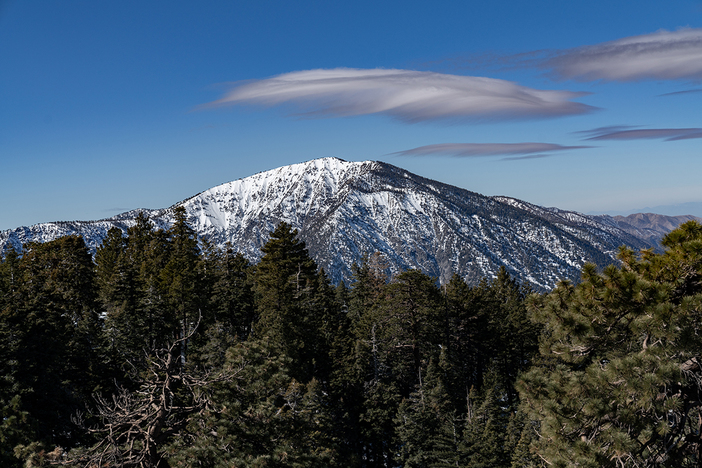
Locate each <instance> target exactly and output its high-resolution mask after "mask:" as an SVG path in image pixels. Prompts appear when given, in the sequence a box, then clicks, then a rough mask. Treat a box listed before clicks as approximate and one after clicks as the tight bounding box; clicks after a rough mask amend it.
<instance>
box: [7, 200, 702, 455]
mask: <svg viewBox="0 0 702 468" xmlns="http://www.w3.org/2000/svg"><path fill="white" fill-rule="evenodd" d="M663 244H664V246H665V247H666V249H667V250H666V252H665V253H663V254H655V253H653V252H651V251H644V252H642V253H635V252H633V251H630V250H622V251H621V253H620V259H621V262H622V263H621V266H620V267H614V266H612V267H608V268H606V269H604V271H602V272H598V271H596V269H595V268H594V267H593V266H591V265H587V266H586V267H584V268H583V279H582V282H580V283H579V284H578V285H577V286H575V285H573V284H571V283H568V282H563V283H561V284H559V285H558V286H557V287H556V288H555V289H554V290H553V291H552V292H550V293H548V294H544V295H537V294H533V293H531V291H530V290H528V289H527V288H524V287H522V286H520V285H519V284H518V283H517V282H516V281H515V280H514V279H513V278H511V277H510V275H509V274H508V273H507V272H506V270H505V269H504V268H503V269H502V270H500V272H499V274H498V275H497V277H496V278H494V279H491V280H483V281H482V282H480V283H479V284H478V285H477V286H469V285H467V284H466V283H465V282H464V281H463V280H462V279H461V278H460V277H458V276H454V277H453V278H452V279H451V281H450V282H448V283H446V284H445V285H443V286H441V287H439V286H438V285H437V282H436V280H435V278H431V277H429V276H427V275H425V274H424V273H422V272H420V271H418V270H409V271H404V272H402V273H399V274H396V275H394V276H388V274H387V271H388V269H387V265H386V264H385V262H384V259H383V257H382V256H380V255H374V256H371V257H370V258H367V259H366V260H365V261H364V262H363V263H362V264H360V265H354V266H353V268H352V269H353V273H354V275H353V282H351V283H350V284H349V285H348V286H347V285H345V284H344V283H343V282H342V283H340V284H339V285H338V286H336V287H333V286H332V285H331V282H330V281H329V279H328V278H327V276H326V275H325V273H324V271H322V270H319V269H318V268H317V265H316V264H315V262H314V261H313V260H311V258H310V257H309V255H308V252H307V250H306V248H305V245H304V243H303V242H302V241H300V240H299V239H298V238H297V232H296V231H295V230H294V229H292V228H291V226H290V225H288V224H285V223H281V224H279V225H278V227H277V228H276V229H275V230H274V231H273V232H271V233H270V239H269V241H268V242H267V243H266V244H265V245H264V246H263V247H262V249H261V251H262V252H261V253H262V257H261V260H260V261H259V262H258V263H257V264H255V265H252V264H250V263H249V262H248V261H247V260H246V259H245V258H244V257H243V256H242V255H240V254H235V253H234V250H233V248H230V249H224V250H222V249H218V248H215V247H213V246H212V245H209V244H207V243H199V242H198V240H197V236H196V235H195V232H194V231H193V229H192V228H191V227H190V226H189V225H188V223H187V222H186V213H185V210H184V209H183V208H176V211H175V222H174V223H173V225H172V227H171V228H169V229H168V230H166V231H164V230H159V229H154V227H153V226H152V224H151V223H150V221H149V219H148V218H147V217H146V216H139V217H138V218H137V222H136V223H135V224H134V226H132V227H130V228H129V230H128V232H127V234H126V235H125V234H123V232H122V231H121V230H119V229H116V228H115V229H112V230H110V231H109V233H108V235H107V237H106V239H105V240H104V242H103V243H102V245H101V246H100V247H99V248H98V250H97V253H96V255H95V258H94V259H93V258H92V257H91V255H90V253H89V251H88V249H87V247H86V245H85V243H84V241H83V239H82V238H81V237H78V236H67V237H63V238H60V239H57V240H54V241H51V242H47V243H43V244H42V243H29V244H26V245H25V246H24V248H23V251H22V252H19V253H18V252H14V251H13V250H10V251H9V252H8V254H7V255H6V257H5V258H4V259H3V260H2V263H1V264H0V313H1V320H0V349H1V350H2V359H0V375H1V376H2V378H1V379H0V412H1V413H2V421H1V422H0V465H1V466H3V467H22V466H26V467H30V466H52V465H53V466H55V465H63V466H71V467H98V466H102V467H108V466H109V467H159V468H163V467H200V466H202V467H222V468H223V467H232V466H236V467H308V466H310V467H312V466H314V467H399V466H405V467H510V468H512V467H515V468H516V467H537V466H562V467H565V466H578V467H601V466H612V467H659V466H660V467H663V466H670V467H673V466H674V467H687V466H700V465H702V439H701V437H702V432H701V429H702V413H701V412H700V405H702V363H701V362H700V359H702V358H701V357H700V351H701V350H702V329H701V326H700V316H701V315H702V226H700V225H699V224H697V223H695V222H689V223H686V224H684V225H683V226H681V227H680V228H678V229H677V230H675V231H673V232H671V233H670V234H668V235H667V236H666V237H665V239H664V241H663Z"/></svg>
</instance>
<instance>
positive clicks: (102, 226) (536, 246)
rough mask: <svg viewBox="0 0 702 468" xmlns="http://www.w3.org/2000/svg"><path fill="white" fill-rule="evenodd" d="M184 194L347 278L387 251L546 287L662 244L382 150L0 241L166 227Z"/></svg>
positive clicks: (214, 217)
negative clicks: (481, 187)
mask: <svg viewBox="0 0 702 468" xmlns="http://www.w3.org/2000/svg"><path fill="white" fill-rule="evenodd" d="M179 206H182V207H184V208H185V210H186V213H187V221H188V223H189V224H190V225H191V226H192V227H193V228H194V229H195V231H196V232H197V234H198V236H199V237H200V239H206V240H208V241H210V242H211V243H212V244H214V245H215V246H218V247H222V248H223V247H224V246H225V245H226V244H227V243H229V244H231V246H232V247H233V248H234V250H235V251H238V252H241V253H242V254H243V255H244V256H245V257H246V258H247V259H248V260H250V261H252V262H256V261H258V260H259V258H260V256H261V251H260V249H261V247H262V246H263V245H264V244H265V243H266V242H267V240H268V239H269V233H270V232H271V231H273V230H274V228H275V227H276V226H277V225H278V224H279V223H280V222H281V221H284V222H286V223H289V224H290V225H292V226H293V227H294V228H296V229H298V230H299V233H300V238H301V239H302V240H304V241H305V243H306V244H307V247H308V249H309V251H310V254H311V256H312V257H313V258H314V260H315V261H316V262H317V264H318V265H319V266H320V267H322V268H323V269H324V270H325V272H326V273H327V274H328V275H329V277H330V278H331V279H332V281H333V282H334V283H338V282H339V281H341V280H345V281H347V280H349V278H351V276H352V272H351V267H352V265H353V264H354V262H355V263H360V261H361V260H362V258H363V257H364V256H370V255H372V254H374V253H375V252H381V253H382V254H383V255H384V257H385V260H386V263H387V265H388V269H389V270H390V271H389V272H390V273H397V272H400V271H405V270H408V269H420V270H421V271H423V272H425V273H426V274H428V275H430V276H434V277H436V278H438V279H439V280H440V281H441V282H442V283H446V282H448V280H449V279H450V278H451V276H452V275H453V273H457V274H458V275H459V276H461V277H462V278H464V279H465V280H466V281H467V282H468V283H469V284H476V283H477V282H478V281H479V280H480V279H481V278H486V277H487V278H494V277H495V276H496V274H497V272H498V270H499V269H500V267H502V266H504V267H505V268H506V270H507V271H508V272H509V273H510V274H511V275H512V276H513V277H515V278H516V279H517V280H518V281H520V282H523V283H528V284H530V285H531V286H532V287H533V288H535V289H537V290H550V289H552V288H553V287H554V286H555V285H556V284H557V283H558V281H559V280H561V279H577V278H579V275H580V268H581V267H582V265H583V264H584V263H586V262H592V263H595V264H596V265H598V266H605V265H607V264H610V263H613V262H614V261H615V259H616V255H617V252H618V248H619V247H620V246H622V245H626V246H628V247H631V248H633V249H637V250H638V249H644V248H649V247H655V245H656V244H655V239H653V238H650V237H640V236H637V235H635V234H632V233H631V232H634V233H636V231H635V230H634V231H632V230H630V232H627V231H625V230H623V229H621V228H620V226H619V224H617V222H616V220H615V219H614V218H610V217H597V216H586V215H582V214H579V213H575V212H570V211H563V210H559V209H556V208H543V207H540V206H536V205H532V204H529V203H526V202H523V201H520V200H516V199H513V198H509V197H486V196H483V195H480V194H478V193H474V192H470V191H468V190H464V189H461V188H458V187H454V186H450V185H446V184H442V183H440V182H437V181H434V180H429V179H426V178H423V177H420V176H418V175H415V174H412V173H410V172H408V171H406V170H403V169H401V168H398V167H395V166H392V165H390V164H386V163H382V162H375V161H365V162H347V161H343V160H340V159H336V158H324V159H317V160H313V161H309V162H306V163H301V164H294V165H290V166H285V167H281V168H278V169H274V170H271V171H267V172H262V173H258V174H255V175H253V176H250V177H246V178H243V179H239V180H236V181H233V182H229V183H226V184H222V185H219V186H217V187H213V188H211V189H209V190H206V191H204V192H202V193H199V194H197V195H195V196H193V197H191V198H189V199H187V200H184V201H182V202H179V203H176V204H175V205H173V206H171V207H170V208H166V209H157V210H148V209H144V210H133V211H129V212H126V213H122V214H120V215H117V216H114V217H112V218H107V219H103V220H99V221H74V222H56V223H44V224H37V225H34V226H30V227H20V228H17V229H14V230H8V231H4V232H2V233H0V249H6V248H7V247H8V246H9V245H12V246H14V248H15V249H16V250H18V251H19V250H20V249H21V246H22V244H23V243H26V242H29V241H39V242H45V241H49V240H53V239H56V238H58V237H61V236H63V235H68V234H80V235H82V236H83V238H84V239H85V242H86V244H87V245H88V246H89V247H90V248H91V249H92V250H93V251H94V250H95V249H96V248H97V246H99V245H100V244H101V243H102V241H103V239H104V238H105V236H106V235H107V231H108V230H109V229H110V228H111V227H118V228H120V229H122V230H123V231H125V232H126V230H127V229H128V228H129V227H131V226H133V225H134V223H135V220H136V217H137V215H138V214H139V213H140V212H143V213H144V214H146V215H147V216H148V217H149V218H150V220H151V221H152V222H153V223H154V224H155V226H156V227H157V228H163V229H167V228H169V227H170V226H171V225H172V224H173V222H174V210H175V208H176V207H179Z"/></svg>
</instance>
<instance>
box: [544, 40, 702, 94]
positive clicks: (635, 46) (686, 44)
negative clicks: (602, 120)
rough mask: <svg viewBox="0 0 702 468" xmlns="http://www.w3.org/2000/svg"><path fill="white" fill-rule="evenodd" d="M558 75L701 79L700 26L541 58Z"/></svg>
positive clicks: (633, 78)
mask: <svg viewBox="0 0 702 468" xmlns="http://www.w3.org/2000/svg"><path fill="white" fill-rule="evenodd" d="M538 66H539V67H541V68H545V69H550V70H551V71H552V72H553V74H554V75H555V76H556V77H558V78H566V79H575V80H580V81H595V80H605V81H638V80H646V79H656V80H681V79H688V80H698V79H702V29H691V28H688V29H681V30H678V31H673V32H671V31H665V30H661V31H658V32H655V33H652V34H645V35H642V36H632V37H625V38H623V39H617V40H615V41H611V42H603V43H601V44H595V45H589V46H583V47H577V48H574V49H567V50H563V51H559V52H556V53H555V54H554V55H553V56H552V57H550V58H547V59H545V60H543V61H541V62H540V63H539V65H538Z"/></svg>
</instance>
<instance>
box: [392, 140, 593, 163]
mask: <svg viewBox="0 0 702 468" xmlns="http://www.w3.org/2000/svg"><path fill="white" fill-rule="evenodd" d="M582 148H592V146H563V145H556V144H553V143H531V142H525V143H441V144H436V145H427V146H420V147H418V148H412V149H409V150H405V151H398V152H396V153H392V154H396V155H399V156H434V155H444V156H455V157H480V156H514V155H521V156H520V157H511V158H506V159H510V160H511V159H535V158H543V157H546V156H548V155H546V154H543V153H550V152H555V151H565V150H573V149H582Z"/></svg>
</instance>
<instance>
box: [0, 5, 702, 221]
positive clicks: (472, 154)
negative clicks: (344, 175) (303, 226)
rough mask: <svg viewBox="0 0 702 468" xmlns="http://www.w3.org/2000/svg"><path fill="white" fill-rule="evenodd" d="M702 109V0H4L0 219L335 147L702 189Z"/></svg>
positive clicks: (645, 200)
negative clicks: (0, 200)
mask: <svg viewBox="0 0 702 468" xmlns="http://www.w3.org/2000/svg"><path fill="white" fill-rule="evenodd" d="M700 109H702V0H670V1H667V2H661V1H660V0H655V1H648V0H638V1H627V0H624V1H616V2H612V1H599V0H593V1H589V2H563V1H562V0H558V1H556V0H553V1H544V0H533V1H530V2H524V1H508V0H504V1H493V2H466V1H455V2H453V1H446V2H440V1H433V2H428V1H427V2H408V1H402V2H400V1H397V2H395V1H391V2H390V1H389V2H377V1H374V2H370V1H354V2H329V1H319V2H316V1H307V2H290V1H266V0H261V1H256V2H224V1H221V2H220V1H211V2H179V1H171V2H136V1H134V2H133V1H121V2H94V1H84V2H80V1H71V0H65V1H46V2H39V1H30V0H27V1H11V0H10V1H7V0H6V1H2V0H0V197H2V200H3V203H2V208H1V209H0V229H10V228H14V227H18V226H22V225H29V224H34V223H39V222H47V221H57V220H76V219H84V220H85V219H99V218H104V217H108V216H112V215H114V214H117V213H119V212H122V211H126V210H129V209H134V208H140V207H143V208H161V207H166V206H170V205H171V204H173V203H176V202H178V201H180V200H182V199H184V198H187V197H189V196H192V195H194V194H196V193H198V192H200V191H202V190H206V189H208V188H210V187H212V186H214V185H217V184H220V183H223V182H227V181H230V180H234V179H238V178H241V177H246V176H249V175H251V174H254V173H256V172H260V171H265V170H268V169H273V168H275V167H279V166H282V165H286V164H293V163H297V162H302V161H307V160H310V159H315V158H320V157H327V156H335V157H339V158H342V159H346V160H352V161H361V160H381V161H385V162H388V163H391V164H394V165H397V166H400V167H403V168H405V169H408V170H410V171H412V172H415V173H417V174H420V175H423V176H425V177H429V178H432V179H436V180H439V181H442V182H445V183H449V184H453V185H457V186H460V187H463V188H466V189H468V190H472V191H475V192H479V193H482V194H484V195H508V196H512V197H516V198H520V199H523V200H526V201H529V202H532V203H536V204H539V205H544V206H557V207H559V208H563V209H571V210H577V211H581V212H609V211H628V210H634V209H640V208H644V207H655V206H659V205H675V204H682V203H690V202H702V178H701V177H700V174H702V152H701V151H700V150H701V149H702V112H701V111H700ZM679 214H682V213H679ZM693 214H697V215H700V216H702V212H696V213H693Z"/></svg>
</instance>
